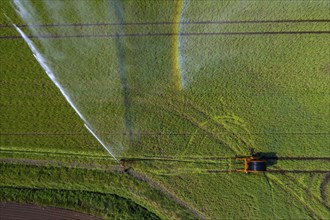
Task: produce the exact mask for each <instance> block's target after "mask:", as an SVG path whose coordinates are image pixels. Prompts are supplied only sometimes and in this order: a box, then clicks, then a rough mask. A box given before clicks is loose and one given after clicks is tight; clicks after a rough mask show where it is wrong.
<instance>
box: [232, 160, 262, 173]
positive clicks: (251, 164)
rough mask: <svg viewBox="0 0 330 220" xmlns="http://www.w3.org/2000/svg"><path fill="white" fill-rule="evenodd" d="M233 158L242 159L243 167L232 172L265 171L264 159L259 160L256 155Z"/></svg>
mask: <svg viewBox="0 0 330 220" xmlns="http://www.w3.org/2000/svg"><path fill="white" fill-rule="evenodd" d="M234 159H235V160H243V161H244V169H238V170H234V171H233V172H245V173H263V172H266V171H267V166H266V160H261V159H259V158H258V157H254V156H251V157H235V158H234Z"/></svg>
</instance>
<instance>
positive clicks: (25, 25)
mask: <svg viewBox="0 0 330 220" xmlns="http://www.w3.org/2000/svg"><path fill="white" fill-rule="evenodd" d="M324 22H330V20H328V19H315V20H312V19H306V20H298V19H292V20H245V21H244V20H240V21H183V22H172V21H157V22H125V23H110V22H99V23H57V24H55V23H53V24H16V26H17V27H19V28H26V27H35V28H42V27H86V26H87V27H89V26H149V25H175V24H182V25H191V24H194V25H200V24H201V25H205V24H220V25H221V24H262V23H324ZM0 28H14V27H13V25H6V24H2V25H1V24H0Z"/></svg>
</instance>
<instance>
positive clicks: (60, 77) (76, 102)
mask: <svg viewBox="0 0 330 220" xmlns="http://www.w3.org/2000/svg"><path fill="white" fill-rule="evenodd" d="M44 4H45V8H48V9H49V10H50V11H52V10H53V8H54V7H55V8H56V7H64V6H63V5H61V4H60V3H59V5H56V4H57V3H54V4H53V3H52V2H44ZM13 5H14V7H15V10H16V12H17V14H18V15H20V17H21V18H22V19H23V20H24V21H25V22H26V23H27V24H29V23H42V21H41V20H40V19H39V17H38V14H37V13H36V10H35V8H34V6H33V4H32V2H30V1H24V2H22V1H18V0H15V1H13ZM50 14H51V15H52V13H50ZM34 15H35V16H34ZM8 19H9V20H10V18H8ZM52 19H53V20H54V21H53V22H54V23H56V22H62V19H63V18H62V17H61V16H60V15H58V14H57V13H55V15H54V17H53V18H52ZM11 23H12V24H13V26H14V28H15V29H16V30H17V32H18V33H19V34H20V35H21V37H22V39H23V40H24V41H25V42H26V44H27V45H28V46H29V48H30V50H31V51H32V53H33V56H34V57H35V59H36V60H37V61H38V63H39V64H40V66H41V67H42V68H43V70H44V71H45V72H46V74H47V75H48V77H49V78H50V79H51V81H52V82H53V83H54V84H55V86H56V87H57V88H58V89H59V91H60V92H61V94H62V95H63V96H64V98H65V100H66V101H67V102H68V103H69V105H70V106H71V107H72V108H73V109H74V111H75V112H76V113H77V115H78V116H79V117H80V118H81V120H82V121H83V123H84V124H85V127H86V129H87V130H88V131H89V132H90V133H91V134H92V135H93V136H94V137H95V138H96V140H97V141H98V142H99V143H100V144H101V145H102V146H103V147H104V148H105V150H106V151H107V152H108V153H109V154H110V155H111V156H112V157H113V158H114V159H115V160H117V158H116V157H117V156H118V155H117V154H115V153H114V152H113V147H114V146H112V147H110V145H111V144H110V143H109V142H110V141H111V139H112V137H109V136H107V135H102V134H100V133H102V132H103V131H104V130H106V128H107V127H105V126H103V125H100V124H99V123H96V122H95V121H96V120H95V118H97V116H98V115H100V117H101V116H103V114H105V113H101V114H98V115H96V114H95V113H91V112H90V110H89V108H90V105H91V104H86V102H85V100H92V99H93V100H96V101H97V98H98V95H99V93H101V92H99V93H93V91H94V90H95V89H94V88H93V87H90V88H88V87H89V85H88V82H91V83H94V84H100V80H99V79H97V78H96V79H95V80H89V81H86V79H85V78H88V77H89V76H88V75H87V74H82V73H81V72H79V70H76V69H74V68H72V67H71V65H72V64H73V65H81V66H82V68H83V69H84V67H85V66H86V63H84V62H83V61H80V60H79V59H80V57H79V53H82V52H81V48H84V47H86V46H87V47H91V48H92V47H93V46H94V45H93V44H95V43H94V42H84V41H83V42H81V43H80V42H78V43H76V45H75V44H74V43H75V42H74V43H73V44H71V45H73V50H74V51H76V52H77V53H76V54H75V56H77V59H71V58H70V56H69V55H68V50H69V49H66V48H65V47H66V46H67V45H70V43H65V42H58V43H56V42H55V43H54V42H50V41H47V40H43V39H37V40H34V41H32V39H30V38H29V37H28V35H27V34H26V33H25V31H23V30H22V29H21V28H20V27H18V26H17V25H15V24H14V23H13V22H11ZM26 31H28V32H29V33H32V34H40V33H43V32H42V31H45V30H42V29H40V28H37V27H33V26H31V27H29V28H28V29H27V30H26ZM90 57H92V55H90ZM62 61H65V62H62ZM66 64H67V65H66ZM62 66H63V67H62ZM65 67H67V68H65ZM86 73H88V71H86ZM105 74H106V72H105ZM84 84H86V85H84ZM104 87H105V86H104ZM81 91H85V92H84V93H83V94H81ZM110 95H112V94H110ZM110 95H109V96H110ZM104 106H105V104H102V105H101V107H95V108H96V109H97V108H99V109H101V108H104ZM98 120H100V119H98ZM105 120H106V119H105ZM112 143H113V144H114V145H115V143H116V141H112ZM117 149H119V150H120V149H121V147H120V143H118V147H117ZM119 150H118V151H117V153H118V152H119Z"/></svg>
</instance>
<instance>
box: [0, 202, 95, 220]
mask: <svg viewBox="0 0 330 220" xmlns="http://www.w3.org/2000/svg"><path fill="white" fill-rule="evenodd" d="M0 219H1V220H14V219H15V220H20V219H35V220H39V219H40V220H45V219H47V220H58V219H80V220H96V219H100V218H98V217H95V216H91V215H87V214H83V213H79V212H74V211H71V210H67V209H60V208H53V207H42V206H37V205H30V204H19V203H10V202H8V203H7V202H6V203H5V202H1V203H0Z"/></svg>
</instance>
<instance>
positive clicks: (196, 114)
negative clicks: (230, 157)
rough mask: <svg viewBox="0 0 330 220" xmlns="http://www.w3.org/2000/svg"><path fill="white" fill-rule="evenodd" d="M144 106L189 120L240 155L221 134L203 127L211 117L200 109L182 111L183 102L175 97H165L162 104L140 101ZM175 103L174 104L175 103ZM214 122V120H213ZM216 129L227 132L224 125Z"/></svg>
mask: <svg viewBox="0 0 330 220" xmlns="http://www.w3.org/2000/svg"><path fill="white" fill-rule="evenodd" d="M140 102H141V103H142V104H149V105H150V104H152V105H157V106H158V107H159V108H161V109H163V110H165V111H167V112H171V113H173V114H174V115H176V116H178V117H179V118H182V119H185V120H187V121H188V122H189V123H191V124H192V125H193V126H194V127H196V128H198V129H200V130H201V131H203V132H204V133H206V134H208V135H210V137H211V138H214V140H216V141H218V142H219V143H220V144H221V145H223V146H224V147H226V148H227V149H229V150H231V151H232V152H233V153H235V154H239V153H240V149H236V148H235V147H233V146H231V145H230V144H229V143H228V142H227V141H226V140H224V137H223V136H219V134H221V133H219V132H215V131H214V129H213V130H212V129H210V128H208V127H206V126H203V125H202V124H203V123H204V122H205V121H209V120H210V116H208V115H205V114H204V112H200V111H199V110H198V109H196V108H195V107H194V106H190V108H189V111H185V109H182V106H181V105H180V104H183V103H180V102H181V100H179V101H178V98H177V99H176V100H175V99H173V97H170V98H169V99H167V98H165V97H163V99H162V101H161V102H157V103H156V102H150V101H148V100H147V99H144V100H141V101H140ZM173 102H174V103H173ZM211 120H212V118H211ZM214 125H215V129H217V130H218V129H220V130H227V131H228V129H226V128H225V127H224V126H223V125H221V124H219V123H217V124H214ZM232 133H233V132H232V131H229V133H227V134H232Z"/></svg>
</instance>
